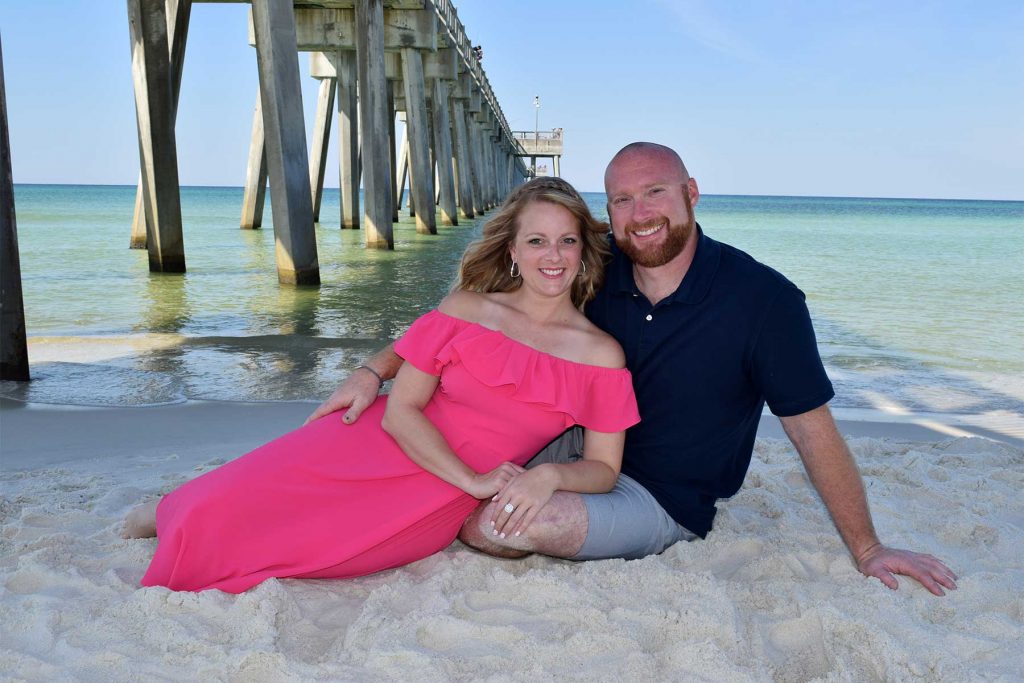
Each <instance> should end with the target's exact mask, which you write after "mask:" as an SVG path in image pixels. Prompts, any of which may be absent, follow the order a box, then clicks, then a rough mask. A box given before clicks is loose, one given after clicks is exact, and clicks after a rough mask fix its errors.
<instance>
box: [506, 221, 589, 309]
mask: <svg viewBox="0 0 1024 683" xmlns="http://www.w3.org/2000/svg"><path fill="white" fill-rule="evenodd" d="M516 223H517V225H518V230H517V231H516V236H515V239H514V240H513V241H512V245H511V246H510V247H509V252H510V254H511V255H512V260H513V261H515V262H517V263H518V264H519V271H520V274H521V275H522V278H523V286H524V287H528V288H529V289H530V290H532V291H534V292H536V293H538V294H541V295H544V296H560V295H563V294H565V295H567V294H568V292H569V291H570V289H571V287H572V283H573V281H574V280H575V279H576V274H577V273H578V272H579V269H580V267H581V261H582V258H583V240H582V238H581V237H580V226H579V222H578V221H577V220H576V217H575V216H573V215H572V213H571V212H570V211H569V210H568V209H566V208H565V207H564V206H560V205H558V204H552V203H551V202H543V201H540V202H530V203H529V204H527V205H526V208H524V209H523V210H522V212H520V214H519V218H518V219H517V221H516Z"/></svg>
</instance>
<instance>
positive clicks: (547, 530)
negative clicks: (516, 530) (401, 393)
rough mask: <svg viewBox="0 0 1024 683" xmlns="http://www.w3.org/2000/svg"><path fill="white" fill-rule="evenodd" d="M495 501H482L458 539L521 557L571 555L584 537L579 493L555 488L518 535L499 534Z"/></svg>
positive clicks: (501, 554)
mask: <svg viewBox="0 0 1024 683" xmlns="http://www.w3.org/2000/svg"><path fill="white" fill-rule="evenodd" d="M496 505H497V503H491V502H486V503H481V504H480V507H478V508H477V509H476V510H474V511H473V514H472V515H470V516H469V519H467V520H466V521H465V523H464V524H463V525H462V531H460V532H459V540H461V541H462V542H463V543H465V544H466V545H468V546H470V547H471V548H476V549H477V550H479V551H481V552H485V553H487V554H488V555H494V556H495V557H510V558H511V557H523V556H525V555H529V554H530V553H541V554H542V555H551V556H552V557H565V558H569V557H573V556H574V555H576V554H577V553H578V552H579V551H580V548H582V547H583V542H584V541H586V540H587V506H586V505H585V504H584V503H583V498H582V497H581V496H580V494H578V493H571V492H569V491H555V494H554V495H553V496H551V500H549V501H548V502H547V504H546V505H545V506H544V507H543V508H541V509H540V512H538V513H537V516H536V517H535V518H534V519H533V521H532V522H530V526H529V527H527V529H526V531H524V532H523V534H522V535H521V536H509V537H507V538H498V537H497V536H495V535H494V529H493V527H492V526H491V518H492V516H493V515H494V508H495V506H496Z"/></svg>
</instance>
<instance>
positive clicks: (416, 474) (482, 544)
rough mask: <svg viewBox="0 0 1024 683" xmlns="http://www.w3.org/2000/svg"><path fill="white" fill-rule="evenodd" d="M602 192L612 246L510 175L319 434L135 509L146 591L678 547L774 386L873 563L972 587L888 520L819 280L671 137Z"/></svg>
mask: <svg viewBox="0 0 1024 683" xmlns="http://www.w3.org/2000/svg"><path fill="white" fill-rule="evenodd" d="M605 191H606V192H607V195H608V215H609V217H610V219H611V231H612V235H613V237H614V245H611V246H610V245H609V240H608V237H607V226H606V225H605V224H602V223H599V222H597V221H596V220H595V219H594V218H593V217H592V216H591V215H590V212H589V210H588V209H587V206H586V204H585V203H584V201H583V199H582V198H581V197H580V196H579V194H578V193H577V192H576V191H575V190H574V189H573V188H572V187H571V186H570V185H569V184H568V183H566V182H564V181H562V180H559V179H557V178H538V179H535V180H531V181H530V182H528V183H526V184H525V185H522V186H520V187H519V188H517V189H516V190H514V191H513V192H512V193H511V195H510V196H509V197H508V199H507V200H506V201H505V203H504V205H503V206H502V208H501V210H500V211H499V212H498V213H497V215H496V216H495V217H494V218H492V219H491V220H490V221H488V223H487V224H486V226H485V227H484V230H483V237H482V239H480V240H479V241H477V242H475V243H474V244H473V245H471V246H470V247H469V248H468V249H467V251H466V254H465V256H464V257H463V261H462V265H461V268H460V272H459V279H458V282H457V284H456V286H455V288H454V290H453V292H452V294H450V295H449V296H448V297H446V298H445V300H444V301H442V302H441V304H440V306H439V307H438V308H437V309H436V310H434V311H432V312H430V313H428V314H426V315H424V316H423V317H421V318H420V319H418V320H417V321H416V322H415V323H413V325H412V326H411V327H410V328H409V330H408V332H406V334H405V335H403V336H402V338H401V339H399V340H398V341H397V342H395V344H394V345H393V347H392V346H389V347H388V348H386V349H385V350H383V351H381V352H380V353H378V354H377V355H375V356H374V357H373V358H371V359H370V360H369V361H368V362H367V364H366V365H364V366H362V367H361V368H360V369H358V370H357V371H355V372H354V373H353V374H352V375H351V376H349V377H348V378H347V379H346V380H345V382H343V383H342V384H341V385H340V386H339V387H338V389H337V390H336V391H335V392H334V394H333V395H332V396H331V397H330V398H329V399H328V400H327V401H325V402H324V403H323V404H322V405H321V406H320V407H318V408H317V410H316V411H315V412H314V413H313V415H312V416H311V417H310V420H309V421H308V422H307V424H306V425H305V426H303V427H302V428H300V429H298V430H296V431H294V432H291V433H289V434H287V435H285V436H283V437H281V438H279V439H277V440H275V441H273V442H271V443H269V444H267V445H265V446H262V447H260V448H258V449H256V450H254V451H252V452H251V453H249V454H247V455H245V456H243V457H241V458H238V459H237V460H234V461H232V462H229V463H227V464H225V465H223V466H222V467H219V468H217V469H216V470H213V471H211V472H209V473H207V474H205V475H203V476H201V477H199V478H197V479H195V480H193V481H191V482H189V483H187V484H185V485H184V486H182V487H180V488H179V489H177V490H175V491H173V492H172V493H170V494H168V495H167V496H164V498H163V499H162V500H161V501H160V502H159V505H156V504H150V505H147V506H143V507H141V508H139V509H137V510H136V511H134V512H133V513H132V514H131V515H130V516H129V519H128V523H127V527H126V534H127V535H130V536H144V535H152V534H153V533H156V534H157V536H158V537H159V542H158V546H157V551H156V556H155V557H154V558H153V561H152V563H151V564H150V567H149V570H148V571H147V572H146V575H145V577H144V578H143V580H142V583H143V585H146V586H155V585H160V586H167V587H169V588H172V589H175V590H204V589H208V588H218V589H220V590H223V591H228V592H236V593H237V592H241V591H244V590H246V589H247V588H250V587H251V586H253V585H255V584H257V583H259V582H261V581H263V580H265V579H267V578H270V577H296V578H298V577H307V578H342V577H351V576H359V575H363V574H368V573H371V572H375V571H379V570H382V569H386V568H390V567H395V566H399V565H402V564H406V563H408V562H412V561H414V560H417V559H420V558H423V557H426V556H427V555H429V554H431V553H434V552H437V551H439V550H441V549H442V548H444V547H445V546H447V545H448V544H450V543H451V542H452V541H453V540H454V539H455V538H456V537H457V536H458V537H459V538H461V539H462V540H463V541H464V542H465V543H466V544H468V545H470V546H472V547H474V548H477V549H480V550H482V551H484V552H487V553H490V554H493V555H497V556H502V557H517V556H521V555H524V554H527V553H531V552H537V553H543V554H546V555H551V556H555V557H563V558H569V559H575V560H584V559H597V558H613V557H619V558H627V559H631V558H639V557H643V556H645V555H649V554H654V553H660V552H662V551H663V550H665V549H666V548H667V547H668V546H670V545H672V544H674V543H677V542H679V541H682V540H687V541H689V540H693V539H696V538H698V537H700V538H703V537H704V536H706V535H707V533H708V532H709V531H710V530H711V527H712V520H713V519H714V516H715V511H716V510H715V502H716V501H717V500H718V499H719V498H728V497H729V496H732V495H733V494H734V493H736V492H737V491H738V490H739V488H740V486H741V484H742V483H743V478H744V476H745V475H746V472H747V468H748V466H749V464H750V458H751V454H752V449H753V445H754V437H755V434H756V432H757V425H758V421H759V420H760V417H761V411H762V408H763V406H764V404H765V402H766V401H767V403H768V406H769V408H770V409H771V411H772V412H773V413H774V414H775V415H778V416H779V417H780V419H781V421H782V424H783V427H784V429H785V431H786V434H787V435H788V436H789V438H790V439H791V440H792V442H793V444H794V445H795V446H796V449H797V451H798V452H799V454H800V457H801V458H802V459H803V463H804V466H805V467H806V469H807V472H808V474H809V476H810V480H811V482H812V483H813V485H814V486H815V488H816V489H817V491H818V493H819V494H820V495H821V498H822V500H823V501H824V503H825V505H826V507H827V508H828V510H829V512H830V514H831V515H832V519H833V521H834V522H835V525H836V527H837V529H838V530H839V533H840V535H841V536H842V538H843V541H844V542H845V543H846V546H847V548H848V549H849V551H850V553H851V554H852V556H853V558H854V561H855V563H856V565H857V568H858V569H859V570H860V571H861V572H862V573H863V574H865V575H867V576H874V577H877V578H878V579H879V580H881V581H882V583H884V584H885V585H886V586H888V587H890V588H896V587H897V580H896V578H895V577H894V574H903V575H907V576H910V577H913V578H914V579H916V580H918V581H919V582H921V584H923V585H924V586H925V588H927V589H928V590H929V591H931V592H932V593H934V594H936V595H943V594H944V591H943V588H945V589H955V588H956V584H955V579H956V577H955V575H954V574H953V573H952V572H951V571H950V570H949V569H948V568H947V567H946V566H945V565H944V564H943V563H942V562H940V561H939V560H937V559H936V558H934V557H932V556H930V555H922V554H919V553H915V552H911V551H907V550H898V549H895V548H890V547H887V546H885V545H883V544H882V543H881V542H880V541H879V540H878V537H877V536H876V535H875V531H874V528H873V526H872V522H871V515H870V513H869V511H868V505H867V501H866V498H865V494H864V486H863V483H862V482H861V478H860V474H859V473H858V471H857V467H856V465H855V464H854V462H853V458H852V456H851V454H850V451H849V449H848V448H847V446H846V443H845V442H844V441H843V439H842V437H841V436H840V435H839V433H838V431H837V429H836V425H835V422H834V421H833V419H832V416H831V414H830V413H829V409H828V406H827V403H828V401H829V400H830V399H831V398H832V396H833V390H832V385H831V383H830V382H829V380H828V378H827V376H826V375H825V371H824V368H823V367H822V364H821V360H820V358H819V355H818V350H817V346H816V342H815V338H814V330H813V328H812V326H811V320H810V315H809V314H808V311H807V307H806V305H805V304H804V295H803V293H802V292H801V291H800V290H799V289H797V288H796V287H795V286H794V285H793V284H792V283H791V282H789V281H788V280H787V279H786V278H784V277H783V276H782V275H780V274H779V273H777V272H775V271H773V270H771V269H770V268H767V267H766V266H764V265H761V264H760V263H758V262H756V261H754V260H753V259H752V258H750V257H749V256H748V255H746V254H744V253H743V252H741V251H738V250H737V249H734V248H732V247H730V246H728V245H726V244H723V243H721V242H717V241H715V240H713V239H711V238H710V237H708V236H707V235H705V234H704V232H703V231H702V230H701V228H700V226H698V225H697V223H696V219H695V216H694V211H693V209H694V207H695V206H696V205H697V202H698V199H699V197H700V194H699V191H698V189H697V183H696V181H695V180H694V179H693V178H691V177H690V176H689V174H688V173H687V171H686V167H685V166H684V165H683V162H682V160H681V159H680V158H679V156H678V154H676V153H675V152H674V151H673V150H671V149H669V148H667V147H664V146H661V145H657V144H653V143H644V142H641V143H633V144H630V145H627V146H626V147H625V148H623V149H622V150H620V151H619V153H618V154H616V155H615V157H614V158H613V159H612V161H611V163H610V164H609V165H608V169H607V171H606V172H605ZM581 311H585V315H584V312H581ZM392 377H394V380H395V381H394V386H393V389H392V393H391V395H390V396H378V395H377V394H378V392H379V390H380V387H381V385H382V384H383V382H384V380H385V379H390V378H392ZM634 392H635V394H634ZM346 408H347V409H348V410H347V411H346V412H345V413H344V415H343V416H341V417H339V416H338V415H337V414H336V412H337V411H340V410H343V409H346ZM569 428H572V429H569ZM580 428H582V429H580ZM559 434H562V436H560V437H559V438H557V439H556V440H555V441H554V442H551V440H552V439H554V438H555V437H558V435H559ZM549 442H551V443H550V445H548V446H547V447H546V448H544V446H545V444H548V443H549ZM542 448H543V450H541V449H542ZM538 451H540V453H539V454H537V453H538ZM535 454H536V455H535Z"/></svg>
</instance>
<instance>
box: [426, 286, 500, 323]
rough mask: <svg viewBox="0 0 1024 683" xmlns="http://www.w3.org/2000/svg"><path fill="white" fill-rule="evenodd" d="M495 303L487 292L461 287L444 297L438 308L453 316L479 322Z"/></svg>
mask: <svg viewBox="0 0 1024 683" xmlns="http://www.w3.org/2000/svg"><path fill="white" fill-rule="evenodd" d="M493 305H494V303H493V302H492V301H491V299H490V297H489V295H487V294H480V293H479V292H468V291H466V290H464V289H460V290H456V291H454V292H452V293H450V294H449V295H448V296H446V297H445V298H444V299H442V300H441V303H440V304H438V305H437V310H438V311H440V312H441V313H444V314H445V315H447V316H449V317H451V318H458V319H460V320H465V321H466V322H471V323H479V322H480V321H481V320H482V319H483V318H484V317H486V315H487V311H488V309H489V308H490V307H492V306H493Z"/></svg>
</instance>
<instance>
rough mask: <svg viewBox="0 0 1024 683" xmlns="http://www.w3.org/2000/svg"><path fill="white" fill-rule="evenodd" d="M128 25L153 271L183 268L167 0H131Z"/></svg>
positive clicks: (181, 271) (145, 208) (148, 242)
mask: <svg viewBox="0 0 1024 683" xmlns="http://www.w3.org/2000/svg"><path fill="white" fill-rule="evenodd" d="M128 24H129V27H130V31H131V41H132V76H133V81H134V84H135V113H136V121H137V124H138V132H139V159H140V162H141V163H140V166H141V170H142V187H143V198H144V201H143V208H144V214H145V217H146V218H145V222H146V245H147V249H148V251H149V270H150V271H151V272H163V273H184V272H185V243H184V239H183V236H182V229H181V195H180V191H179V186H178V156H177V149H176V147H175V140H174V112H175V107H174V102H173V98H172V96H171V94H172V90H173V87H172V81H173V77H172V74H171V67H170V53H169V50H168V39H167V15H166V10H165V6H164V2H163V0H128Z"/></svg>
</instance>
